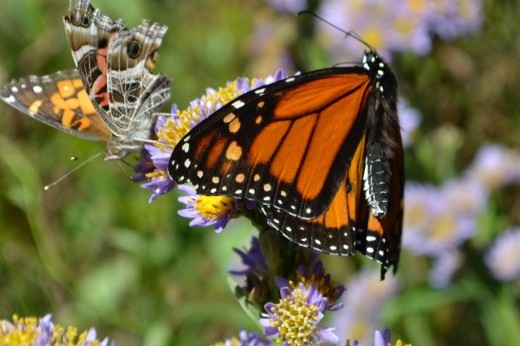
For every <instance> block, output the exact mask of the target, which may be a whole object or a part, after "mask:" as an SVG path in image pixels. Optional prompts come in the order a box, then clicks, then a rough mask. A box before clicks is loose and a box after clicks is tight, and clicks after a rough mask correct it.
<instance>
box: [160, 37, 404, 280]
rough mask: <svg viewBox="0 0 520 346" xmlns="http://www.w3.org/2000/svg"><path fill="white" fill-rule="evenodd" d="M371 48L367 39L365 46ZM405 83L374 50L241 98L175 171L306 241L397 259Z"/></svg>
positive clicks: (180, 148) (188, 144)
mask: <svg viewBox="0 0 520 346" xmlns="http://www.w3.org/2000/svg"><path fill="white" fill-rule="evenodd" d="M367 46H368V45H367ZM396 101H397V79H396V77H395V75H394V73H393V72H392V71H391V69H390V67H389V66H388V65H387V64H386V63H385V62H384V61H383V60H382V59H381V58H380V57H379V56H378V54H377V53H376V51H375V50H374V49H372V48H371V49H370V50H367V51H365V54H364V57H363V61H362V63H360V64H354V65H351V66H345V67H332V68H327V69H322V70H317V71H312V72H308V73H304V74H301V75H298V76H294V77H290V78H287V79H285V80H282V81H278V82H276V83H273V84H270V85H267V86H263V87H260V88H258V89H255V90H252V91H250V92H248V93H246V94H244V95H241V96H239V97H238V98H236V99H235V100H233V101H231V102H230V103H228V104H227V105H225V106H223V107H222V108H221V109H219V110H218V111H216V112H215V113H213V114H212V115H211V116H210V117H208V118H207V119H205V120H204V121H202V122H201V123H199V124H198V125H197V126H195V127H194V128H193V129H192V130H191V131H190V132H189V133H188V134H187V135H186V136H185V137H184V138H183V139H181V141H180V142H179V144H178V145H177V146H176V147H175V148H174V150H173V153H172V155H171V158H170V162H169V168H168V170H169V174H170V177H171V178H173V179H174V180H175V181H177V182H178V183H180V184H181V183H191V184H193V185H194V186H195V188H196V190H197V192H198V193H199V194H202V195H226V196H232V197H234V198H239V199H248V200H255V201H256V202H257V205H258V206H259V208H260V209H261V210H262V211H263V212H264V213H265V214H266V216H267V219H268V224H269V225H270V226H271V227H273V228H275V229H277V230H279V231H280V232H281V233H282V234H283V235H284V236H286V237H287V238H289V239H290V240H291V241H293V242H295V243H297V244H300V245H302V246H307V247H312V248H313V249H315V250H317V251H319V252H324V253H329V254H338V255H353V254H354V253H355V251H356V250H357V251H360V252H362V253H363V254H365V255H366V256H368V257H370V258H372V259H374V260H376V261H378V262H380V263H382V268H381V276H382V278H384V274H385V272H386V270H387V269H388V268H389V267H390V266H392V265H393V266H394V272H395V270H396V268H397V262H398V259H399V251H400V241H401V229H402V217H403V204H402V199H403V148H402V143H401V135H400V129H399V122H398V118H397V106H396Z"/></svg>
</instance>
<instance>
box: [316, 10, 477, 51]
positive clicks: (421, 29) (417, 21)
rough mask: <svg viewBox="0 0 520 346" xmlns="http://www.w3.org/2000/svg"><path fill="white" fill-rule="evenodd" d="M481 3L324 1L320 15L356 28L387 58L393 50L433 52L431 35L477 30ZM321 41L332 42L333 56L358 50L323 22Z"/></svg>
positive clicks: (344, 26) (446, 34)
mask: <svg viewBox="0 0 520 346" xmlns="http://www.w3.org/2000/svg"><path fill="white" fill-rule="evenodd" d="M481 12H482V1H481V0H468V1H449V0H441V1H425V0H422V1H384V0H373V1H362V0H353V1H344V0H325V1H323V2H322V3H321V7H320V9H319V15H320V16H322V17H323V18H326V19H327V20H329V21H330V22H332V23H334V24H335V25H337V26H338V27H340V28H345V29H346V30H354V31H355V32H356V33H357V34H358V35H360V36H361V37H362V38H363V39H364V40H365V41H366V42H368V44H370V45H372V46H374V47H375V48H376V49H377V50H378V51H379V53H380V54H381V55H382V56H383V57H385V58H386V59H387V60H390V58H391V53H393V52H404V51H412V52H414V53H416V54H419V55H424V54H427V53H428V52H429V51H430V50H431V46H432V39H431V34H432V33H436V34H438V35H439V36H440V37H442V38H444V39H452V38H455V37H458V36H462V35H465V34H468V33H472V32H475V31H477V30H478V29H479V28H480V26H481V23H482V13H481ZM320 33H321V35H323V36H324V39H323V41H324V42H330V50H331V53H332V56H333V58H334V59H340V58H344V55H345V52H346V51H347V52H349V53H352V52H359V47H358V46H357V45H356V44H351V43H346V42H345V40H344V37H343V36H342V35H339V34H338V32H337V30H335V29H334V28H332V27H330V26H329V25H322V26H321V32H320Z"/></svg>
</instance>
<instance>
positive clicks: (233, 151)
mask: <svg viewBox="0 0 520 346" xmlns="http://www.w3.org/2000/svg"><path fill="white" fill-rule="evenodd" d="M241 157H242V147H240V146H239V145H238V144H237V142H236V141H233V142H231V143H230V144H229V146H228V147H227V149H226V159H228V160H231V161H238V160H240V158H241Z"/></svg>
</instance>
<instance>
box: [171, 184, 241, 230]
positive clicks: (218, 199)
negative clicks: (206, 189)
mask: <svg viewBox="0 0 520 346" xmlns="http://www.w3.org/2000/svg"><path fill="white" fill-rule="evenodd" d="M179 190H181V191H182V192H184V193H185V194H187V196H181V197H179V201H180V202H182V203H184V204H185V205H186V207H187V208H186V209H182V210H179V211H178V213H179V215H180V216H182V217H186V218H189V219H192V220H191V222H190V226H191V227H193V226H202V227H209V226H214V227H215V232H216V233H220V232H222V230H224V227H226V225H227V223H228V222H229V220H231V217H232V216H233V212H234V211H235V209H236V202H235V200H234V199H233V198H232V197H228V196H202V195H198V194H197V191H196V190H195V188H194V187H192V186H189V185H180V186H179Z"/></svg>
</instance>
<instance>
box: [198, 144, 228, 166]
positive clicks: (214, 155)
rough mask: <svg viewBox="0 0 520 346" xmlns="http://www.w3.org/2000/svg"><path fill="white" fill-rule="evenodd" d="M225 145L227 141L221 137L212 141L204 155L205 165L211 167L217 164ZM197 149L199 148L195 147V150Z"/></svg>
mask: <svg viewBox="0 0 520 346" xmlns="http://www.w3.org/2000/svg"><path fill="white" fill-rule="evenodd" d="M226 145H227V141H226V140H225V139H224V138H222V137H221V138H219V139H217V140H216V141H215V143H213V146H212V147H211V148H210V149H209V152H208V155H207V157H206V165H205V167H213V166H215V165H216V164H217V162H218V160H219V158H220V157H221V154H222V152H223V151H224V148H225V147H226ZM198 149H199V148H197V150H198Z"/></svg>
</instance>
